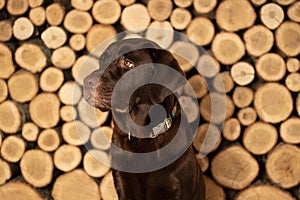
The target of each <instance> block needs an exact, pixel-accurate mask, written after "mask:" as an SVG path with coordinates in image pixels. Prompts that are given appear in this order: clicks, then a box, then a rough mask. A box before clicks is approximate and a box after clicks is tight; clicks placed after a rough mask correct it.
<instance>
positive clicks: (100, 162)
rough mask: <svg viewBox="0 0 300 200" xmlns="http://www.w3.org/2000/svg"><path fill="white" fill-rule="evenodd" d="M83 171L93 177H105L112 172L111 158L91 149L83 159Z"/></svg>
mask: <svg viewBox="0 0 300 200" xmlns="http://www.w3.org/2000/svg"><path fill="white" fill-rule="evenodd" d="M83 169H84V171H85V172H86V173H87V174H88V175H90V176H91V177H94V178H100V177H103V176H104V175H105V174H107V173H108V172H109V170H110V158H109V157H108V155H107V153H105V152H104V151H100V150H96V149H91V150H89V151H87V152H86V153H85V155H84V157H83Z"/></svg>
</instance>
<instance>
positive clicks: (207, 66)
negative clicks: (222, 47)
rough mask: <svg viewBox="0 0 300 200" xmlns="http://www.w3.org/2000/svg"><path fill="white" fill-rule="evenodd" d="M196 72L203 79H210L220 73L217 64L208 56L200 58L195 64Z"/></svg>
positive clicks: (204, 55)
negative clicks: (203, 77)
mask: <svg viewBox="0 0 300 200" xmlns="http://www.w3.org/2000/svg"><path fill="white" fill-rule="evenodd" d="M197 71H198V72H199V73H200V74H201V75H202V76H205V77H208V78H212V77H214V76H215V75H216V74H217V73H218V72H219V71H220V64H219V62H218V61H217V60H216V59H215V58H213V57H211V56H210V55H208V54H203V55H201V56H200V58H199V60H198V63H197Z"/></svg>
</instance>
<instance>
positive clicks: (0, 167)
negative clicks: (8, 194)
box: [0, 159, 12, 197]
mask: <svg viewBox="0 0 300 200" xmlns="http://www.w3.org/2000/svg"><path fill="white" fill-rule="evenodd" d="M11 175H12V174H11V170H10V166H9V164H8V163H7V162H6V161H4V160H2V159H0V185H3V184H5V183H6V181H8V180H9V179H10V178H11ZM0 188H1V187H0ZM0 191H1V189H0ZM0 193H1V192H0ZM2 197H3V196H2Z"/></svg>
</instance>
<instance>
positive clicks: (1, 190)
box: [0, 182, 43, 200]
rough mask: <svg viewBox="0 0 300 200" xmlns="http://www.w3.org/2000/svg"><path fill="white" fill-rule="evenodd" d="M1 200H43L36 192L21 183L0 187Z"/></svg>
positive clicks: (11, 183)
mask: <svg viewBox="0 0 300 200" xmlns="http://www.w3.org/2000/svg"><path fill="white" fill-rule="evenodd" d="M0 196H1V198H3V199H22V200H32V199H34V200H43V198H42V197H41V195H40V194H39V192H38V191H36V190H35V189H33V188H31V187H30V186H29V185H27V184H25V183H22V182H10V183H7V184H5V185H4V186H2V187H0Z"/></svg>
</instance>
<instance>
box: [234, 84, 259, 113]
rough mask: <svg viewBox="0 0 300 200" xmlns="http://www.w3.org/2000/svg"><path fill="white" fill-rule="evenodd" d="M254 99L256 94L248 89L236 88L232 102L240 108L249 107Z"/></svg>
mask: <svg viewBox="0 0 300 200" xmlns="http://www.w3.org/2000/svg"><path fill="white" fill-rule="evenodd" d="M253 98H254V92H253V90H252V89H251V88H248V87H241V86H239V87H236V88H235V89H234V91H233V95H232V100H233V103H234V104H235V105H236V106H237V107H238V108H245V107H247V106H249V105H250V104H251V103H252V101H253Z"/></svg>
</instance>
